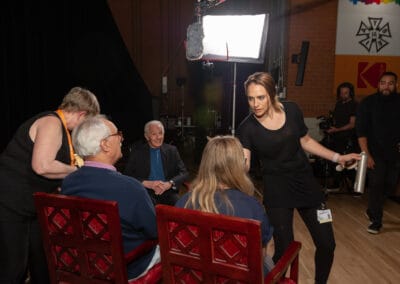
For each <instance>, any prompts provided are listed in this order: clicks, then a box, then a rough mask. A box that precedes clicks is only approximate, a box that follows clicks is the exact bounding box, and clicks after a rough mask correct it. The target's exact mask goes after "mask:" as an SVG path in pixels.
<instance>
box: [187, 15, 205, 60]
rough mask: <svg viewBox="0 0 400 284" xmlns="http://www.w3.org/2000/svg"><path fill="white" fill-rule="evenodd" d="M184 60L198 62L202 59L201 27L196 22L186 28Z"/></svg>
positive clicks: (202, 34)
mask: <svg viewBox="0 0 400 284" xmlns="http://www.w3.org/2000/svg"><path fill="white" fill-rule="evenodd" d="M186 37H187V41H186V58H187V59H188V60H199V59H201V58H202V57H203V38H204V33H203V25H202V24H201V22H196V23H193V24H191V25H189V26H188V28H187V31H186Z"/></svg>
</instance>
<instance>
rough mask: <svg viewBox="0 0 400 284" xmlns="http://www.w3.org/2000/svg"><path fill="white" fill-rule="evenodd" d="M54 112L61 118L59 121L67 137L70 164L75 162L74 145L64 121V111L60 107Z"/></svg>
mask: <svg viewBox="0 0 400 284" xmlns="http://www.w3.org/2000/svg"><path fill="white" fill-rule="evenodd" d="M56 113H57V114H58V116H59V117H60V119H61V122H62V124H63V126H64V129H65V132H66V133H67V139H68V145H69V156H70V158H71V166H73V165H74V164H75V155H74V154H75V153H74V147H73V146H72V139H71V134H70V133H69V130H68V128H67V123H66V121H65V117H64V113H63V112H62V110H61V109H58V110H56Z"/></svg>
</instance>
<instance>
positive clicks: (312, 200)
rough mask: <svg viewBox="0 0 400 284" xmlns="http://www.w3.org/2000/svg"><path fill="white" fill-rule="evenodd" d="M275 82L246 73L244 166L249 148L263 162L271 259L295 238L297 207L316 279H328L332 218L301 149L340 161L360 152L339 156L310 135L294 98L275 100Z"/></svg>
mask: <svg viewBox="0 0 400 284" xmlns="http://www.w3.org/2000/svg"><path fill="white" fill-rule="evenodd" d="M275 86H276V85H275V81H274V79H273V78H272V76H271V75H270V74H268V73H265V72H257V73H254V74H252V75H250V76H249V77H248V78H247V80H246V82H245V83H244V87H245V91H246V96H247V102H248V104H249V108H250V109H251V113H250V114H249V115H248V116H247V117H246V118H245V119H244V120H243V121H242V123H241V124H240V125H239V127H238V137H239V139H240V142H241V143H242V145H243V148H244V155H245V157H246V167H247V169H249V167H250V163H251V161H250V158H251V154H252V153H255V154H257V157H258V158H259V159H260V161H261V165H262V174H263V180H264V194H263V197H264V205H265V207H266V210H267V214H268V218H269V219H270V220H271V223H272V225H273V226H274V229H275V230H274V246H275V253H274V257H273V259H274V260H275V261H277V260H278V259H280V258H281V256H282V255H283V253H284V251H285V250H286V248H287V247H288V246H289V244H290V243H291V241H293V239H294V235H293V214H294V209H297V211H298V212H299V214H300V216H301V218H302V220H303V221H304V223H305V224H306V226H307V228H308V230H309V232H310V234H311V236H312V238H313V240H314V243H315V246H316V252H315V283H326V282H327V281H328V276H329V272H330V269H331V266H332V262H333V256H334V250H335V246H336V244H335V238H334V234H333V228H332V223H331V220H330V218H324V217H325V216H330V215H331V213H330V211H329V210H327V208H325V206H326V205H325V196H324V193H323V192H322V190H321V187H320V185H319V184H318V183H317V181H316V179H315V178H314V175H313V172H312V169H311V165H310V163H309V162H308V158H307V155H306V153H305V151H307V152H309V153H311V154H314V155H317V156H319V157H321V158H324V159H327V160H332V162H334V163H340V164H342V165H344V163H345V162H348V161H351V160H359V159H360V155H358V154H355V153H352V154H347V155H340V154H339V153H335V152H334V151H332V150H330V149H328V148H325V147H324V146H322V145H321V144H319V143H318V142H317V141H315V140H314V139H313V138H311V137H310V136H309V135H308V133H307V132H308V129H307V127H306V125H305V123H304V118H303V113H302V112H301V110H300V108H299V107H298V106H297V105H296V104H295V103H293V102H282V103H281V102H279V100H278V97H277V95H276V89H275Z"/></svg>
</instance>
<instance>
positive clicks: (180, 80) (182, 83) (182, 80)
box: [176, 77, 186, 141]
mask: <svg viewBox="0 0 400 284" xmlns="http://www.w3.org/2000/svg"><path fill="white" fill-rule="evenodd" d="M176 84H177V85H178V87H179V88H180V89H181V125H180V126H181V138H182V141H183V140H184V124H185V84H186V78H183V77H179V78H176ZM178 121H179V119H178Z"/></svg>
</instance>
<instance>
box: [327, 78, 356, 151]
mask: <svg viewBox="0 0 400 284" xmlns="http://www.w3.org/2000/svg"><path fill="white" fill-rule="evenodd" d="M336 93H337V102H336V105H335V109H334V111H333V122H334V124H333V126H332V127H331V128H329V129H328V130H327V131H326V132H327V133H328V134H329V135H331V142H332V144H331V148H332V150H335V151H336V152H338V153H341V154H344V153H350V152H353V151H354V150H356V147H355V145H357V143H355V142H356V141H355V131H354V127H355V121H356V108H357V104H356V102H355V101H354V87H353V85H352V84H351V83H349V82H344V83H342V84H340V85H339V86H338V88H337V91H336Z"/></svg>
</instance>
